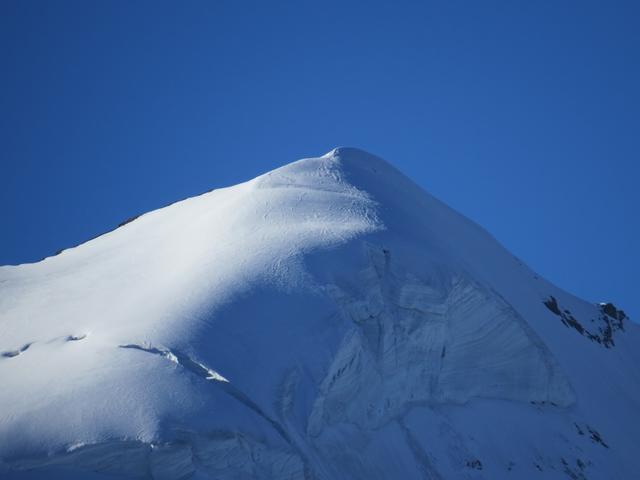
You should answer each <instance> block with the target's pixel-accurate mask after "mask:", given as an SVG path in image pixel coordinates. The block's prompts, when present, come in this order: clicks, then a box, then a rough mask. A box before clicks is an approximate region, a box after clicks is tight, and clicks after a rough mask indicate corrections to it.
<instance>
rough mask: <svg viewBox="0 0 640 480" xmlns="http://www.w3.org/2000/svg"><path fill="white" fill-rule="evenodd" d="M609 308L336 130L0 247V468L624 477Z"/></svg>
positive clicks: (621, 401)
mask: <svg viewBox="0 0 640 480" xmlns="http://www.w3.org/2000/svg"><path fill="white" fill-rule="evenodd" d="M627 320H628V319H627V318H626V315H625V314H624V312H622V311H621V310H618V309H617V308H616V307H615V306H613V305H611V304H606V303H603V304H599V305H595V304H591V303H588V302H585V301H583V300H581V299H578V298H576V297H574V296H572V295H570V294H568V293H566V292H564V291H562V290H560V289H559V288H557V287H555V286H553V285H551V284H550V283H549V282H546V281H545V280H543V279H542V278H540V277H539V276H538V275H536V274H535V273H534V272H532V271H531V270H530V269H529V268H528V267H527V266H525V265H524V264H523V263H522V262H521V261H519V260H518V259H517V258H515V257H513V256H512V255H511V254H510V253H509V252H507V251H506V250H505V249H504V248H503V247H501V246H500V245H499V244H498V243H497V242H496V241H495V240H494V239H493V238H492V237H491V236H490V235H489V234H488V233H487V232H485V231H484V230H483V229H482V228H480V227H479V226H478V225H476V224H474V223H473V222H471V221H470V220H468V219H466V218H464V217H463V216H462V215H460V214H458V213H456V212H455V211H453V210H451V209H449V208H448V207H447V206H445V205H444V204H442V203H441V202H439V201H438V200H436V199H435V198H433V197H432V196H430V195H429V194H427V193H426V192H424V191H423V190H422V189H420V188H419V187H418V186H417V185H415V184H414V183H412V182H411V181H410V180H409V179H407V178H406V177H404V176H403V175H402V174H401V173H399V172H398V171H397V170H395V169H394V168H393V167H392V166H391V165H389V164H388V163H386V162H385V161H383V160H381V159H379V158H377V157H375V156H373V155H370V154H368V153H366V152H363V151H360V150H357V149H352V148H338V149H335V150H333V151H331V152H329V153H328V154H326V155H324V156H322V157H319V158H309V159H304V160H300V161H297V162H294V163H292V164H289V165H286V166H284V167H282V168H279V169H277V170H274V171H272V172H270V173H267V174H265V175H262V176H260V177H258V178H255V179H253V180H251V181H249V182H246V183H243V184H240V185H236V186H234V187H229V188H224V189H220V190H214V191H211V192H209V193H206V194H204V195H201V196H198V197H194V198H190V199H187V200H184V201H181V202H177V203H175V204H173V205H171V206H169V207H165V208H163V209H160V210H156V211H153V212H150V213H147V214H144V215H141V216H140V217H138V218H136V219H134V220H132V221H130V222H125V223H123V225H122V226H120V227H119V228H117V229H116V230H114V231H112V232H109V233H107V234H105V235H102V236H100V237H98V238H96V239H94V240H91V241H89V242H87V243H85V244H82V245H80V246H78V247H75V248H72V249H68V250H64V251H63V252H61V253H60V254H59V255H57V256H53V257H49V258H46V259H45V260H43V261H41V262H38V263H35V264H25V265H19V266H6V267H0V478H3V479H5V478H6V479H38V478H65V479H67V478H68V479H74V478H78V479H80V478H82V479H85V478H86V479H92V478H95V479H102V478H114V476H117V477H122V478H153V479H182V478H194V479H205V478H215V479H234V480H235V479H238V480H239V479H318V480H330V479H346V478H349V479H396V478H406V479H413V478H415V479H478V480H479V479H492V480H493V479H514V478H518V479H522V478H541V479H556V478H557V479H566V478H571V479H587V478H591V479H627V478H629V479H630V478H634V476H635V475H634V474H635V472H637V470H638V468H640V461H639V459H638V455H637V452H638V451H639V449H640V434H639V433H638V424H639V423H640V422H639V421H640V369H639V368H638V367H639V366H640V349H639V348H638V347H639V346H640V338H639V331H638V327H637V326H636V325H634V324H632V323H631V322H628V321H627Z"/></svg>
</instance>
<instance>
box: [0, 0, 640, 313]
mask: <svg viewBox="0 0 640 480" xmlns="http://www.w3.org/2000/svg"><path fill="white" fill-rule="evenodd" d="M639 6H640V3H638V2H627V3H625V2H613V1H602V2H585V1H575V2H566V1H541V2H514V1H504V2H472V1H466V2H458V1H442V2H426V1H425V2H423V1H415V2H402V1H394V2H376V1H367V2H345V1H341V2H318V1H315V2H311V1H290V2H262V1H261V2H257V1H256V2H240V1H220V0H218V1H206V2H205V1H192V2H161V1H153V2H151V1H149V2H139V1H132V2H125V1H112V2H86V1H78V2H71V1H57V2H50V1H22V0H20V1H13V0H4V1H3V2H1V3H0V62H1V71H2V74H1V75H0V108H1V110H0V112H1V115H0V145H1V150H0V155H1V156H0V181H1V183H0V185H2V188H1V189H0V215H1V218H2V228H1V235H0V264H17V263H23V262H31V261H35V260H38V259H40V258H42V257H44V256H47V255H50V254H52V253H53V252H55V251H56V250H59V249H61V248H63V247H67V246H70V245H73V244H76V243H79V242H81V241H83V240H86V239H88V238H90V237H92V236H94V235H96V234H98V233H101V232H103V231H105V230H109V229H110V228H112V227H114V226H115V225H117V224H118V223H119V222H120V221H122V220H124V219H126V218H128V217H131V216H132V215H135V214H138V213H142V212H145V211H148V210H151V209H154V208H157V207H160V206H162V205H164V204H167V203H170V202H172V201H174V200H176V199H181V198H184V197H188V196H192V195H194V194H197V193H200V192H202V191H205V190H208V189H210V188H212V187H220V186H226V185H230V184H234V183H237V182H239V181H242V180H246V179H249V178H251V177H254V176H256V175H258V174H260V173H263V172H265V171H267V170H270V169H272V168H274V167H276V166H279V165H281V164H284V163H288V162H290V161H293V160H295V159H298V158H302V157H305V156H315V155H319V154H323V153H325V152H326V151H328V150H330V149H331V148H333V147H335V146H338V145H347V146H357V147H360V148H363V149H366V150H368V151H371V152H373V153H376V154H378V155H380V156H382V157H384V158H386V159H387V160H389V161H391V162H392V163H394V164H395V165H396V166H397V167H398V168H400V169H401V170H402V171H403V172H404V173H406V174H407V175H408V176H410V177H411V178H413V179H414V180H415V181H416V182H417V183H419V184H420V185H422V186H423V187H424V188H425V189H427V190H428V191H430V192H431V193H432V194H434V195H436V196H437V197H439V198H440V199H442V200H443V201H445V202H446V203H448V204H449V205H451V206H452V207H454V208H456V209H458V210H459V211H461V212H462V213H464V214H465V215H467V216H469V217H470V218H472V219H474V220H475V221H477V222H478V223H480V224H481V225H483V226H484V227H485V228H487V229H488V230H489V231H490V232H492V233H493V234H494V235H495V237H497V238H498V240H500V241H501V242H502V243H503V244H504V245H505V246H506V247H507V248H509V249H510V250H511V251H512V252H513V253H515V254H516V255H518V256H519V257H521V258H522V259H523V260H525V261H526V262H527V263H528V264H529V265H530V266H531V267H532V268H534V269H535V270H537V271H538V272H539V273H541V274H542V275H544V276H546V277H547V278H549V279H550V280H551V281H553V282H555V283H557V284H558V285H560V286H562V287H564V288H566V289H567V290H569V291H571V292H572V293H575V294H577V295H579V296H582V297H584V298H586V299H588V300H591V301H600V300H611V301H614V302H615V303H616V304H619V306H620V307H622V308H624V309H626V310H627V311H628V313H630V314H631V315H632V316H634V317H635V319H636V320H637V319H638V318H640V296H639V295H638V272H639V271H640V255H639V254H638V247H637V245H638V243H639V242H638V234H639V232H640V221H639V220H638V218H639V215H638V214H637V212H636V210H637V208H638V206H640V193H639V191H638V183H639V180H640V166H639V165H638V160H639V158H638V151H639V148H638V147H639V146H638V139H640V118H639V115H640V91H639V88H640V87H639V85H640V27H639V25H638V18H640V7H639Z"/></svg>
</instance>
